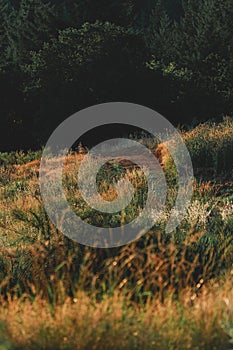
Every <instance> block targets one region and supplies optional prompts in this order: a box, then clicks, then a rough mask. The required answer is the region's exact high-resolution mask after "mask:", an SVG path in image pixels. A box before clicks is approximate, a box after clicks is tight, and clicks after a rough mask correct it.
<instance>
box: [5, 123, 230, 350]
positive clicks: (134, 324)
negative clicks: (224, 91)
mask: <svg viewBox="0 0 233 350" xmlns="http://www.w3.org/2000/svg"><path fill="white" fill-rule="evenodd" d="M180 133H181V136H182V137H183V140H184V141H185V143H186V146H187V148H188V150H189V152H190V156H191V159H192V162H193V167H194V175H195V183H194V189H193V197H192V203H191V205H190V207H189V209H188V211H187V215H186V217H185V218H184V219H183V221H182V222H181V224H180V225H179V227H178V228H177V229H176V230H175V232H173V233H172V234H168V233H166V232H165V227H166V222H167V220H168V217H169V212H170V210H171V208H172V206H173V204H174V198H175V196H176V193H177V186H176V185H177V174H176V171H175V167H174V163H173V160H172V158H171V156H170V155H169V153H168V152H167V150H166V149H164V148H163V147H162V146H161V145H159V144H157V143H156V142H154V143H153V142H152V148H153V151H154V153H155V155H156V156H157V157H158V159H159V161H160V162H161V164H162V166H163V170H164V172H165V174H166V179H167V183H168V185H169V188H168V195H167V201H166V210H165V211H164V213H163V215H162V216H161V217H160V219H159V220H158V222H157V223H156V225H154V227H152V228H151V230H150V231H149V232H148V233H147V234H146V235H145V236H143V237H141V238H140V239H138V240H136V241H134V242H132V243H130V244H128V245H126V246H123V247H119V248H111V249H110V248H109V249H103V248H101V249H100V248H98V249H94V248H90V247H85V246H82V245H80V244H78V243H76V242H74V241H72V240H70V239H69V238H67V237H65V236H64V235H62V233H61V232H59V231H58V230H57V229H56V228H55V227H54V225H53V224H52V223H51V221H50V219H49V218H48V216H47V214H46V212H45V209H44V206H43V203H42V200H41V196H40V190H39V180H38V170H39V164H40V157H41V154H42V151H38V152H27V153H24V152H11V153H0V199H1V200H0V206H1V210H0V231H1V235H0V294H1V296H0V350H10V349H12V350H13V349H19V350H20V349H28V350H29V349H37V350H40V349H41V350H42V349H57V350H59V349H61V350H65V349H67V350H68V349H90V350H91V349H103V350H105V349H106V350H107V349H116V350H117V349H159V350H163V349H164V350H175V349H179V350H182V349H184V350H187V349H192V350H203V349H204V350H213V349H216V350H217V349H218V350H219V349H220V350H225V349H233V236H232V233H233V181H232V175H233V157H232V154H233V119H232V118H230V117H226V118H224V119H223V121H222V122H220V123H213V122H212V123H211V122H209V123H203V124H200V125H198V126H197V127H195V128H193V129H190V130H189V131H182V130H180ZM138 140H139V141H140V142H142V143H144V144H146V145H148V144H149V143H150V142H151V141H150V140H148V139H146V137H145V138H143V137H142V138H141V139H140V138H139V139H138ZM79 151H80V152H71V153H70V155H69V156H68V157H67V161H66V165H65V167H64V172H63V183H64V187H65V189H66V194H67V198H68V201H69V203H70V205H71V207H72V208H73V210H74V211H75V212H76V213H77V214H78V215H79V216H80V217H82V219H83V220H86V221H87V222H91V223H93V224H95V225H98V224H101V225H108V224H109V223H110V226H112V227H115V226H119V225H122V226H123V225H124V224H125V223H127V222H130V221H131V220H132V218H134V217H135V216H136V215H138V210H139V208H141V207H142V206H143V204H144V202H145V197H146V194H147V185H146V179H145V177H144V176H143V171H142V170H141V169H138V168H135V167H134V166H128V167H127V169H126V170H125V169H124V164H119V163H117V164H116V163H108V164H106V166H104V167H103V169H102V170H101V172H100V174H99V177H98V178H97V185H98V189H99V192H100V193H101V194H102V196H103V197H104V198H105V199H108V200H112V199H114V198H115V191H114V184H115V182H116V180H117V179H119V178H120V176H122V175H124V176H127V178H128V179H129V180H130V181H131V182H132V183H133V185H134V187H135V189H136V192H135V193H136V194H135V196H134V198H133V200H132V203H131V204H130V205H129V206H128V207H127V208H126V209H125V211H122V212H121V213H118V214H116V215H112V216H111V217H110V216H109V215H107V214H100V213H98V212H95V211H94V210H93V209H91V208H89V207H88V206H87V205H86V204H85V203H84V201H83V199H82V198H81V196H80V193H79V189H78V184H77V179H76V173H77V171H78V167H79V165H80V163H81V161H82V159H83V157H84V156H85V151H86V150H81V147H80V149H79ZM81 151H82V152H81ZM103 179H104V181H103Z"/></svg>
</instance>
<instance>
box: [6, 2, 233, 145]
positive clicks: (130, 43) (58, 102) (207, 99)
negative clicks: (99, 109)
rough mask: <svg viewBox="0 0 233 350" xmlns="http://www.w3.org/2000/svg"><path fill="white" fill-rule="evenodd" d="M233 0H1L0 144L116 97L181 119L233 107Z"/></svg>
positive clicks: (33, 135) (40, 137)
mask: <svg viewBox="0 0 233 350" xmlns="http://www.w3.org/2000/svg"><path fill="white" fill-rule="evenodd" d="M232 21H233V2H232V0H222V1H221V2H220V1H218V0H146V1H145V0H144V1H142V0H100V1H96V0H78V1H77V0H76V1H74V0H50V1H49V0H17V1H15V0H0V91H1V104H0V112H1V123H2V130H3V137H2V141H1V150H4V149H16V148H28V147H39V146H40V145H41V144H43V143H44V142H45V141H46V138H47V137H48V135H49V133H50V132H52V130H53V129H54V128H55V127H56V126H57V125H58V124H59V123H60V122H61V121H62V120H63V119H65V118H67V117H68V116H69V115H70V114H71V113H73V112H75V111H78V110H80V109H82V108H84V107H87V106H90V105H93V104H96V103H101V102H109V101H129V102H134V103H140V104H144V105H147V106H149V107H151V108H154V109H155V110H157V111H159V112H161V113H162V114H163V115H164V116H165V117H167V118H169V119H170V120H171V121H172V122H173V123H174V124H177V123H183V124H190V123H192V122H193V121H194V120H204V119H208V118H220V117H221V116H223V115H225V114H232V113H233V94H232V82H233V73H232V72H233V27H232Z"/></svg>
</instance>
